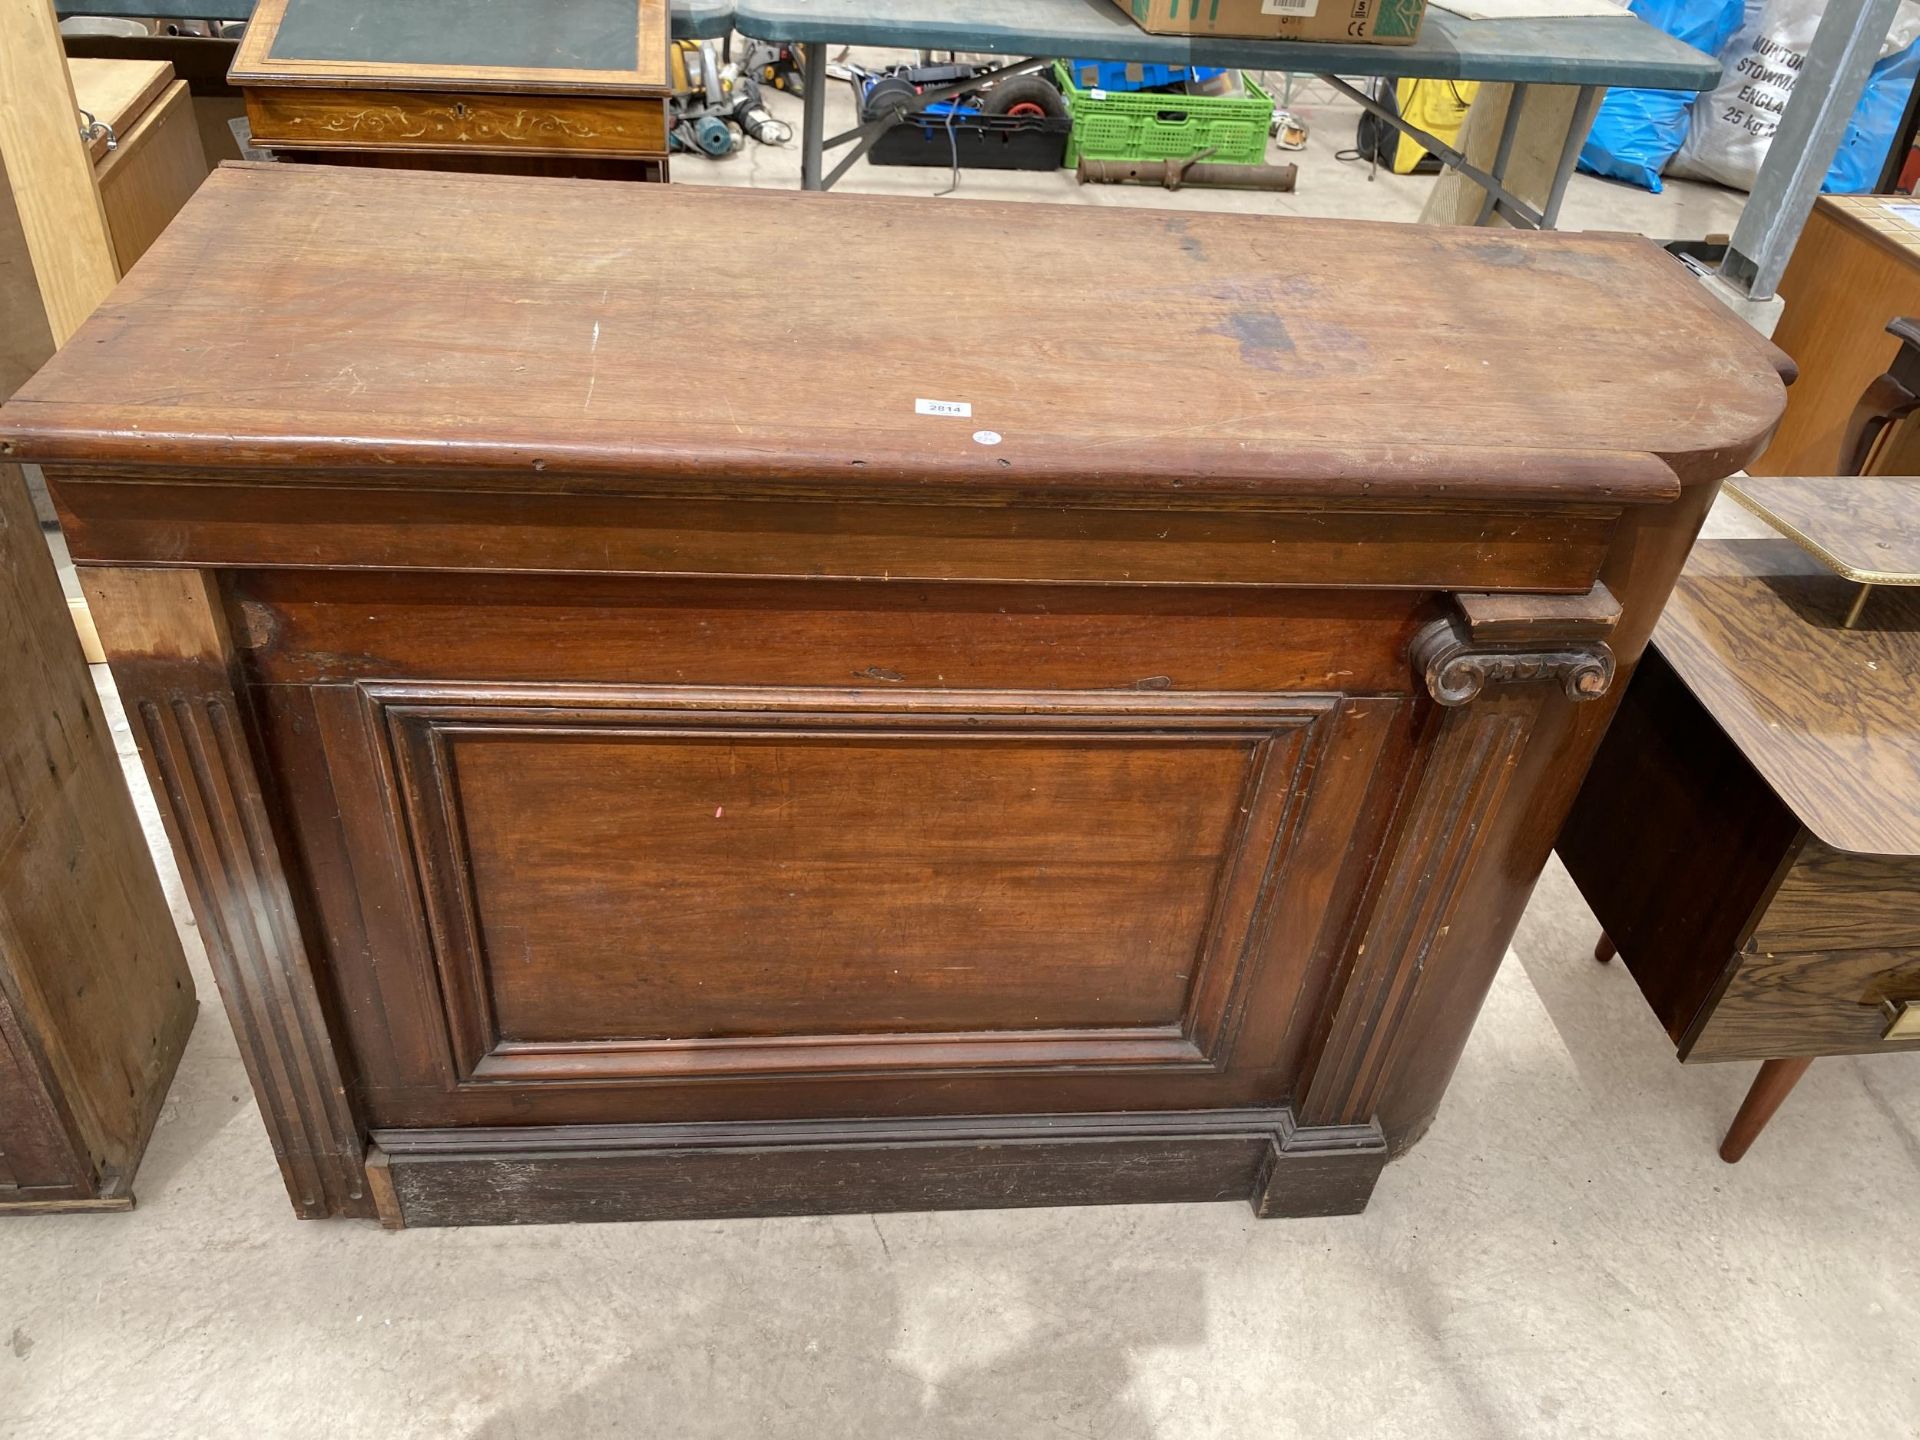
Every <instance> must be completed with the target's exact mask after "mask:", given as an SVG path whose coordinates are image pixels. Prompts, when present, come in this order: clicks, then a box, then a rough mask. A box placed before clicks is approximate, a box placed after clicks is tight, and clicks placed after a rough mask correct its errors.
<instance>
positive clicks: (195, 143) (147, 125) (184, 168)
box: [96, 80, 207, 273]
mask: <svg viewBox="0 0 1920 1440" xmlns="http://www.w3.org/2000/svg"><path fill="white" fill-rule="evenodd" d="M96 174H97V176H98V178H99V181H100V203H101V204H102V205H104V206H105V207H106V211H107V223H108V224H109V225H110V226H111V227H112V230H113V250H114V256H115V258H116V259H117V260H118V262H119V265H120V269H121V271H122V273H124V272H125V271H127V270H129V269H131V268H132V266H133V263H134V261H136V260H138V259H139V258H140V257H141V256H142V255H144V254H146V253H147V250H148V249H149V248H150V247H151V246H152V244H153V242H154V241H155V240H156V239H157V238H158V237H159V235H160V232H161V231H162V230H164V229H166V228H167V226H168V225H169V224H170V223H171V222H172V220H173V217H174V216H175V215H177V214H179V213H180V207H181V206H182V205H184V204H186V203H187V200H188V199H189V197H191V196H192V194H193V192H194V191H196V190H198V189H199V188H200V186H201V184H202V183H203V182H204V181H205V180H206V178H207V156H206V152H205V151H204V150H203V149H202V148H201V146H200V129H199V126H198V125H196V124H195V123H194V118H193V96H192V95H191V94H190V93H189V92H188V89H187V82H186V81H184V80H176V81H174V82H173V83H172V84H171V85H169V86H168V87H167V90H166V93H165V94H164V95H162V96H161V97H160V98H159V99H158V100H156V101H155V102H154V103H153V104H152V105H150V106H149V107H148V108H147V111H146V113H145V114H143V115H142V116H141V117H140V119H139V120H138V121H137V122H136V123H135V124H134V126H133V128H132V129H131V130H130V131H128V132H127V133H125V134H124V135H122V136H121V139H120V144H119V145H118V146H116V147H115V148H114V150H113V151H112V153H110V154H109V155H108V156H107V157H106V159H104V160H102V161H101V162H100V163H99V165H98V166H97V167H96Z"/></svg>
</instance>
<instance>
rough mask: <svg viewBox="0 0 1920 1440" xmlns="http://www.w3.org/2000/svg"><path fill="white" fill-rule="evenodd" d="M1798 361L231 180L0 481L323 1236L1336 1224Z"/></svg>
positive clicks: (444, 198) (1320, 231)
mask: <svg viewBox="0 0 1920 1440" xmlns="http://www.w3.org/2000/svg"><path fill="white" fill-rule="evenodd" d="M716 236H726V237H728V239H727V243H725V244H716V243H714V237H716ZM682 361H684V362H685V365H684V368H682V366H681V364H680V362H682ZM1785 370H1786V366H1785V362H1784V361H1783V359H1782V357H1780V356H1779V354H1778V352H1776V351H1774V350H1772V349H1771V347H1769V346H1768V345H1766V344H1765V343H1764V342H1763V341H1761V340H1760V339H1758V338H1757V337H1756V336H1754V335H1753V334H1752V333H1751V332H1750V331H1748V330H1747V329H1746V328H1745V327H1743V326H1742V325H1740V324H1739V323H1738V322H1736V321H1735V320H1734V319H1732V318H1731V317H1730V316H1729V315H1727V314H1725V313H1724V312H1722V311H1720V310H1719V309H1718V308H1717V307H1716V306H1715V305H1714V303H1713V302H1712V301H1711V300H1710V299H1708V298H1707V297H1706V296H1705V295H1704V294H1702V293H1701V292H1700V291H1699V290H1698V288H1697V287H1696V286H1695V284H1694V283H1693V281H1692V280H1691V279H1689V278H1688V277H1687V275H1686V274H1685V272H1684V271H1683V270H1681V268H1680V267H1679V266H1677V265H1676V264H1674V263H1673V262H1672V261H1671V260H1669V259H1668V258H1667V257H1666V256H1665V255H1663V254H1662V253H1661V252H1660V251H1658V250H1657V249H1655V248H1654V247H1653V246H1651V245H1649V244H1646V243H1644V242H1642V241H1639V240H1636V239H1631V238H1627V237H1621V236H1601V235H1564V234H1554V235H1519V234H1515V233H1513V232H1499V231H1483V230H1469V229H1422V228H1415V227H1398V226H1377V225H1366V224H1350V223H1344V222H1331V221H1302V220H1286V219H1278V218H1272V217H1248V216H1227V215H1202V214H1174V213H1162V212H1155V211H1130V210H1115V209H1106V208H1102V207H1091V206H1025V205H1022V206H1011V205H1009V206H997V205H988V204H974V203H967V202H951V203H949V202H941V203H937V204H936V203H925V202H917V201H898V200H884V199H863V198H855V197H848V196H830V197H829V196H814V195H790V194H765V193H760V194H756V193H743V192H727V191H717V190H700V189H683V188H679V187H674V188H671V189H669V190H667V191H664V192H663V191H660V190H652V191H650V192H648V193H644V194H636V193H634V192H632V191H629V190H627V189H626V188H625V187H618V186H601V185H596V184H593V183H591V182H576V181H543V180H528V179H508V178H487V177H479V176H461V175H428V174H412V175H409V174H392V173H382V172H354V171H338V172H336V171H330V170H320V169H314V168H309V167H296V166H277V167H276V166H253V167H246V166H241V167H227V168H224V169H222V170H221V171H220V172H219V173H217V174H216V175H215V176H214V177H213V179H212V180H211V181H210V182H209V183H208V184H207V185H206V187H205V188H204V189H202V190H201V192H200V193H199V195H198V196H197V197H196V198H195V199H194V200H193V201H192V203H191V204H190V205H189V206H188V207H187V209H186V211H185V212H184V213H183V215H182V217H181V219H180V220H179V221H178V222H176V223H175V225H174V226H173V227H172V228H171V229H170V230H169V231H168V232H167V234H166V235H165V236H164V237H163V238H162V239H161V241H160V243H159V244H158V245H157V246H156V247H155V248H154V249H153V251H152V252H151V253H150V254H149V255H148V256H147V258H146V259H144V260H142V261H141V263H140V264H139V265H138V266H137V267H135V269H134V270H133V271H132V273H131V274H130V275H129V277H128V278H127V279H126V280H125V281H123V282H122V284H121V286H120V288H119V289H118V290H117V291H116V292H115V294H114V296H113V297H112V299H111V300H110V301H109V302H108V303H107V304H105V305H104V306H102V307H101V308H100V310H99V311H98V312H97V313H96V314H95V315H94V317H93V318H92V319H91V320H90V321H89V322H88V323H87V325H86V327H85V328H84V329H83V330H82V331H81V332H80V333H79V334H78V336H77V337H76V338H75V339H74V341H73V342H72V343H71V344H69V345H68V346H67V348H66V349H65V350H63V351H61V353H60V354H59V355H58V356H57V357H56V358H55V359H54V360H53V362H52V363H51V364H50V365H48V367H47V368H46V369H45V370H43V371H42V372H41V373H40V374H39V376H38V377H36V378H35V379H34V380H32V381H31V382H29V384H28V385H27V386H26V387H25V388H24V389H23V390H21V391H20V393H19V394H18V395H17V396H16V398H15V399H14V401H13V402H12V403H11V404H9V405H8V406H7V407H6V409H5V411H4V412H0V449H4V452H5V454H6V455H7V456H8V457H9V458H17V459H22V460H28V461H37V462H40V463H42V464H43V465H45V466H46V468H47V474H48V478H49V480H50V481H51V483H52V488H53V492H54V495H55V497H56V499H57V501H58V503H59V506H60V508H61V512H62V516H63V519H64V522H65V524H66V527H67V533H68V538H69V542H70V544H71V545H72V548H73V551H74V554H75V555H76V557H77V558H78V559H79V560H80V561H81V562H82V564H83V567H84V569H83V583H84V584H85V586H86V589H87V592H88V595H89V597H90V599H91V601H92V604H93V606H94V609H95V614H96V617H97V620H98V624H99V627H100V631H101V634H102V636H103V639H104V641H105V643H106V645H107V647H108V650H109V653H110V655H111V657H112V661H113V669H114V674H115V678H116V680H117V682H118V684H119V685H120V687H121V690H122V693H123V695H124V697H125V699H126V702H127V704H128V707H129V710H130V712H131V714H132V716H133V718H134V723H135V730H136V733H137V735H138V737H139V740H140V745H141V749H142V753H143V755H144V756H145V759H146V762H147V765H148V767H149V771H150V773H151V775H152V778H153V781H154V788H155V790H156V792H157V794H158V795H159V796H160V798H161V804H162V808H163V810H164V811H165V812H166V816H167V823H168V829H169V833H170V835H171V837H172V840H173V843H174V846H175V849H176V850H177V852H178V854H179V856H180V860H181V865H182V869H183V871H184V872H185V874H186V876H187V878H188V882H189V885H190V887H191V889H192V891H193V894H194V897H195V904H196V909H197V913H198V916H199V919H200V925H201V929H202V933H203V935H204V937H205V939H206V941H207V947H208V950H209V951H210V952H211V955H212V958H213V961H214V965H215V968H216V971H217V973H218V977H219V981H220V985H221V989H222V991H223V993H224V995H225V997H226V1001H227V1005H228V1009H229V1012H230V1014H231V1016H232V1018H233V1022H234V1026H235V1029H236V1030H237V1032H238V1033H239V1036H240V1041H241V1046H242V1049H243V1051H244V1052H245V1054H246V1056H247V1061H248V1065H249V1067H250V1069H251V1073H252V1076H253V1081H254V1085H255V1087H256V1090H257V1092H258V1095H259V1099H260V1108H261V1110H262V1112H263V1114H264V1116H265V1119H266V1123H267V1128H268V1130H269V1132H270V1133H271V1135H272V1137H273V1142H274V1147H275V1151H276V1153H277V1155H278V1157H279V1160H280V1164H281V1167H282V1169H283V1171H284V1173H285V1176H286V1181H287V1186H288V1189H289V1190H290V1191H291V1193H292V1196H293V1201H294V1206H295V1209H296V1210H297V1211H298V1213H300V1214H301V1215H305V1216H321V1215H340V1214H344V1215H366V1216H371V1215H375V1214H378V1215H379V1216H381V1217H382V1218H383V1219H385V1220H386V1221H387V1222H388V1223H390V1224H401V1223H405V1224H448V1223H461V1222H484V1221H536V1220H552V1219H568V1218H618V1217H628V1218H631V1217H637V1216H685V1215H745V1214H766V1213H780V1212H798V1211H831V1210H860V1209H885V1208H919V1207H935V1206H966V1205H1021V1204H1051V1203H1071V1202H1092V1201H1138V1200H1176V1199H1215V1198H1230V1197H1231V1198H1246V1199H1251V1201H1252V1203H1253V1205H1254V1206H1255V1208H1256V1209H1257V1210H1258V1211H1259V1213H1261V1214H1263V1215H1295V1214H1324V1213H1334V1212H1342V1211H1352V1210H1357V1209H1359V1208H1361V1207H1362V1206H1364V1204H1365V1203H1366V1200H1367V1196H1368V1194H1369V1192H1370V1191H1371V1189H1372V1187H1373V1183H1374V1180H1375V1178H1376V1176H1377V1174H1378V1172H1379V1169H1380V1167H1381V1165H1382V1164H1383V1163H1384V1161H1385V1160H1386V1158H1387V1157H1388V1155H1389V1154H1390V1153H1395V1152H1397V1151H1399V1150H1402V1149H1404V1148H1405V1147H1406V1146H1408V1145H1410V1144H1411V1143H1412V1142H1413V1141H1414V1140H1415V1139H1417V1138H1418V1136H1419V1135H1420V1133H1421V1132H1422V1131H1423V1130H1424V1129H1425V1127H1426V1125H1427V1123H1428V1121H1429V1120H1430V1119H1431V1118H1432V1116H1433V1113H1434V1111H1435V1108H1436V1107H1437V1106H1438V1104H1439V1102H1440V1097H1441V1093H1442V1091H1443V1090H1444V1088H1445V1086H1446V1083H1447V1080H1448V1078H1449V1076H1450V1074H1451V1072H1452V1070H1453V1067H1454V1064H1455V1062H1456V1060H1457V1059H1458V1057H1459V1054H1460V1051H1461V1047H1462V1046H1463V1045H1464V1043H1465V1041H1466V1037H1467V1033H1468V1030H1469V1028H1470V1027H1471V1025H1472V1022H1473V1018H1474V1015H1475V1013H1476V1012H1477V1010H1478V1009H1479V1006H1480V1003H1481V1000H1482V998H1483V997H1484V995H1485V992H1486V989H1487V986H1488V984H1489V983H1490V981H1491V979H1492V976H1493V973H1494V970H1495V967H1496V966H1497V965H1498V964H1499V961H1500V957H1501V955H1502V953H1503V951H1504V949H1505V947H1506V944H1507V941H1508V939H1509V937H1510V936H1511V934H1512V931H1513V928H1514V925H1515V923H1516V922H1517V920H1518V918H1519V915H1520V911H1521V908H1522V907H1523V906H1524V904H1525V903H1526V900H1527V896H1528V893H1529V891H1530V889H1531V887H1532V885H1533V883H1534V880H1535V878H1536V877H1537V875H1538V873H1539V871H1540V868H1541V866H1542V865H1543V863H1544V862H1545V859H1546V856H1547V853H1548V850H1549V847H1550V846H1551V845H1552V843H1553V840H1554V836H1555V833H1556V831H1557V830H1558V828H1559V825H1560V821H1561V819H1562V817H1563V815H1564V814H1565V812H1566V810H1567V808H1568V805H1569V803H1570V801H1571V798H1572V795H1573V793H1574V791H1575V789H1576V787H1577V786H1578V784H1579V782H1580V779H1581V776H1582V774H1583V772H1584V770H1585V767H1586V764H1587V761H1588V759H1589V757H1590V756H1591V754H1592V752H1593V749H1594V746H1595V744H1596V743H1597V741H1598V739H1599V737H1600V735H1601V733H1602V731H1603V730H1604V729H1605V727H1606V724H1607V720H1608V718H1609V716H1610V714H1611V712H1612V709H1613V706H1614V704H1615V701H1616V698H1617V695H1618V690H1619V687H1618V685H1617V683H1614V682H1615V671H1616V667H1619V668H1625V667H1628V666H1631V665H1632V663H1633V661H1634V660H1635V659H1636V658H1637V657H1638V655H1639V654H1640V651H1641V648H1642V646H1643V645H1644V644H1645V642H1646V639H1647V635H1648V632H1649V631H1650V629H1651V628H1652V626H1653V623H1654V621H1655V619H1656V618H1657V616H1658V613H1659V610H1660V607H1661V605H1662V603H1663V602H1664V600H1665V598H1666V595H1667V591H1668V589H1669V587H1670V586H1671V585H1672V583H1673V580H1674V577H1675V575H1676V573H1677V572H1678V570H1679V567H1680V564H1681V562H1682V560H1683V558H1684V556H1685V554H1686V550H1687V547H1688V545H1689V543H1690V542H1691V540H1692V537H1693V535H1694V533H1695V531H1696V530H1697V528H1698V526H1699V524H1700V521H1701V518H1702V516H1703V515H1704V513H1705V510H1706V507H1707V505H1708V504H1709V502H1710V501H1711V499H1712V496H1713V493H1714V491H1715V489H1716V482H1717V481H1718V480H1719V479H1720V477H1721V476H1722V475H1724V474H1726V473H1727V472H1728V471H1730V470H1732V469H1734V468H1736V467H1738V466H1740V465H1741V464H1742V463H1743V462H1744V461H1746V460H1747V459H1748V458H1749V457H1751V456H1752V455H1753V454H1754V453H1755V451H1756V450H1757V449H1758V448H1759V447H1760V446H1761V445H1762V444H1763V443H1764V441H1765V439H1766V436H1767V434H1768V432H1769V431H1770V429H1771V427H1772V426H1773V424H1774V422H1775V420H1776V419H1777V417H1778V415H1779V413H1780V409H1781V406H1782V403H1783V391H1782V383H1781V377H1782V374H1783V373H1785ZM928 402H932V403H928ZM963 407H964V408H965V409H966V410H967V411H968V413H967V414H965V415H957V414H953V413H950V412H952V411H954V410H956V409H959V408H963Z"/></svg>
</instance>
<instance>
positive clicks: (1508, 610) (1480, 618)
mask: <svg viewBox="0 0 1920 1440" xmlns="http://www.w3.org/2000/svg"><path fill="white" fill-rule="evenodd" d="M1452 598H1453V606H1452V608H1451V611H1450V613H1448V614H1446V615H1443V616H1441V617H1440V618H1439V619H1437V620H1435V621H1433V622H1432V623H1430V624H1429V625H1427V626H1426V628H1425V629H1423V630H1421V631H1420V633H1419V634H1418V635H1416V636H1415V637H1414V640H1413V645H1412V648H1411V649H1410V651H1409V652H1408V658H1409V659H1410V660H1411V661H1412V664H1413V668H1414V670H1415V672H1416V673H1417V674H1419V675H1420V677H1421V678H1422V679H1423V680H1424V681H1425V682H1426V686H1427V693H1428V694H1430V695H1432V696H1433V698H1434V700H1435V701H1436V702H1437V703H1438V704H1441V705H1446V706H1455V705H1465V704H1467V703H1468V702H1469V701H1471V700H1473V699H1474V698H1476V697H1477V696H1478V695H1479V694H1480V692H1481V691H1483V690H1485V689H1486V688H1487V686H1489V685H1520V684H1526V683H1528V682H1531V681H1543V680H1550V681H1558V682H1559V684H1560V687H1561V689H1562V690H1563V691H1565V693H1566V696H1567V698H1568V699H1569V700H1573V701H1583V700H1598V699H1599V698H1600V697H1601V696H1602V695H1605V694H1606V693H1607V691H1608V689H1609V688H1610V687H1611V686H1612V684H1613V672H1614V661H1613V650H1612V649H1611V647H1609V646H1608V644H1607V639H1606V637H1607V636H1608V635H1609V634H1610V633H1611V632H1612V630H1613V625H1614V622H1615V621H1616V620H1617V619H1618V618H1619V614H1620V609H1619V606H1618V605H1617V604H1616V603H1615V602H1614V599H1613V596H1612V595H1610V594H1608V593H1607V590H1606V587H1605V586H1598V585H1597V586H1595V587H1594V589H1593V590H1592V591H1591V592H1589V593H1588V594H1586V595H1576V596H1569V597H1559V596H1538V595H1456V596H1454V597H1452Z"/></svg>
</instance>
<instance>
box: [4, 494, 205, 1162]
mask: <svg viewBox="0 0 1920 1440" xmlns="http://www.w3.org/2000/svg"><path fill="white" fill-rule="evenodd" d="M0 971H4V976H3V977H0V990H4V991H5V992H6V993H7V995H8V996H9V997H10V1000H9V1003H10V1004H11V1005H12V1007H13V1009H14V1011H15V1016H16V1021H17V1024H18V1025H19V1027H20V1029H21V1031H22V1032H23V1033H24V1034H25V1036H26V1037H28V1043H30V1044H31V1046H32V1047H33V1049H34V1051H35V1052H36V1054H37V1056H38V1058H37V1060H36V1062H35V1068H36V1069H37V1070H38V1071H39V1072H40V1073H41V1074H42V1075H43V1076H44V1078H45V1080H46V1082H47V1084H48V1085H49V1087H50V1088H51V1089H52V1090H53V1091H54V1092H56V1096H57V1099H56V1100H55V1101H54V1102H53V1103H54V1104H55V1105H56V1107H57V1108H58V1109H59V1110H60V1111H61V1112H62V1114H63V1115H64V1116H65V1117H66V1118H65V1119H64V1121H63V1125H64V1126H65V1128H66V1129H67V1131H68V1134H69V1136H70V1137H71V1143H72V1144H73V1145H74V1146H75V1147H76V1148H78V1149H83V1150H84V1152H85V1162H86V1164H87V1166H88V1167H90V1169H91V1171H92V1172H93V1173H94V1174H96V1175H99V1176H102V1177H104V1176H106V1175H107V1174H108V1173H109V1172H117V1173H119V1174H121V1175H123V1176H124V1175H130V1174H131V1172H132V1170H133V1167H134V1165H135V1163H136V1162H137V1160H138V1157H139V1155H140V1152H141V1150H142V1149H143V1148H144V1146H145V1144H146V1139H147V1136H148V1134H149V1133H150V1131H151V1129H152V1126H153V1122H154V1119H155V1117H156V1116H157V1115H158V1114H159V1111H160V1105H161V1102H162V1101H163V1100H164V1099H165V1097H166V1089H167V1085H168V1082H169V1081H170V1080H171V1079H172V1076H173V1072H174V1068H175V1066H176V1065H177V1064H178V1062H179V1059H180V1052H181V1050H182V1048H183V1047H184V1046H185V1044H186V1038H187V1032H188V1031H189V1029H190V1028H191V1027H192V1024H193V1016H194V997H193V983H192V981H191V979H190V978H189V977H188V974H187V967H186V960H185V957H184V956H183V955H182V953H181V950H180V940H179V936H178V935H177V934H176V933H175V931H174V926H173V917H172V915H171V914H170V913H169V911H168V909H167V903H166V898H165V896H164V894H163V893H162V891H161V889H160V881H159V878H158V876H157V875H156V874H155V873H154V869H153V860H152V857H151V856H150V855H149V854H148V852H147V845H146V839H145V836H144V835H143V834H142V832H141V829H140V822H139V818H138V817H137V816H136V814H135V813H134V808H133V801H132V798H131V797H130V796H129V795H128V793H127V788H126V782H125V780H124V779H123V777H122V775H121V771H120V759H119V756H118V755H117V754H116V753H115V750H114V746H113V740H112V736H111V735H110V733H109V731H108V727H107V721H106V716H105V714H104V713H103V712H102V710H101V708H100V701H99V697H98V696H97V695H96V694H95V693H94V689H93V682H92V679H91V677H90V676H89V674H88V672H87V668H86V665H85V663H84V661H83V660H82V658H81V655H80V645H79V641H78V639H77V637H76V636H75V634H74V630H73V624H72V622H71V621H70V620H69V619H68V612H67V605H66V600H65V597H64V596H63V595H62V594H61V591H60V582H59V580H58V578H57V577H56V576H55V574H54V571H53V565H52V562H51V559H50V557H49V556H48V554H47V551H46V548H45V546H44V544H43V543H42V541H41V537H40V528H39V525H38V523H37V522H36V521H35V519H34V516H33V511H32V506H31V504H30V503H29V501H28V499H27V493H26V487H25V486H24V484H23V483H22V480H21V476H20V473H19V471H17V470H15V469H13V468H11V467H0Z"/></svg>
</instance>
